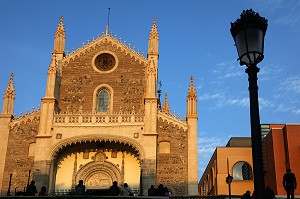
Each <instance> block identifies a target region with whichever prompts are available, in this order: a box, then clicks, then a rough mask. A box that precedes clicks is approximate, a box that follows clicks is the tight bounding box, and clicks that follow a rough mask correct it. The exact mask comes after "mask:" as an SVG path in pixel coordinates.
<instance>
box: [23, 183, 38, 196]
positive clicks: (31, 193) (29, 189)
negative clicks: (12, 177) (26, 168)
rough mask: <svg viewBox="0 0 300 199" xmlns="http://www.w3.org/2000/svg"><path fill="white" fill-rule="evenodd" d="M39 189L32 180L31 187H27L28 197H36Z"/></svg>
mask: <svg viewBox="0 0 300 199" xmlns="http://www.w3.org/2000/svg"><path fill="white" fill-rule="evenodd" d="M37 192H38V191H37V189H36V186H35V181H34V180H32V181H31V182H30V185H28V186H27V187H26V196H35V194H36V193H37Z"/></svg>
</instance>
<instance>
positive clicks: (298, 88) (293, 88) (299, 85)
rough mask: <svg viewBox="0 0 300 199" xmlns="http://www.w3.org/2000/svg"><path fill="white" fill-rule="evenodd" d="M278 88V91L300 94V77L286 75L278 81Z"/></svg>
mask: <svg viewBox="0 0 300 199" xmlns="http://www.w3.org/2000/svg"><path fill="white" fill-rule="evenodd" d="M278 90H279V91H280V92H288V93H290V92H292V93H295V94H300V77H299V76H294V77H288V78H287V79H285V80H284V81H283V82H281V83H280V85H279V88H278Z"/></svg>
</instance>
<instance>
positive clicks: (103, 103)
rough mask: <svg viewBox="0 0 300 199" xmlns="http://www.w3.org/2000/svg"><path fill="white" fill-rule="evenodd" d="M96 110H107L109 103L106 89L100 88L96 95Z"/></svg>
mask: <svg viewBox="0 0 300 199" xmlns="http://www.w3.org/2000/svg"><path fill="white" fill-rule="evenodd" d="M97 104H98V107H97V110H98V112H107V111H108V105H109V93H108V92H107V90H106V89H102V90H100V92H99V95H98V103H97Z"/></svg>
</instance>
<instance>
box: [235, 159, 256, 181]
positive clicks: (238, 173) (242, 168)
mask: <svg viewBox="0 0 300 199" xmlns="http://www.w3.org/2000/svg"><path fill="white" fill-rule="evenodd" d="M232 173H233V179H234V180H253V177H252V167H251V166H250V164H248V163H247V162H237V163H236V164H235V165H234V166H233V168H232Z"/></svg>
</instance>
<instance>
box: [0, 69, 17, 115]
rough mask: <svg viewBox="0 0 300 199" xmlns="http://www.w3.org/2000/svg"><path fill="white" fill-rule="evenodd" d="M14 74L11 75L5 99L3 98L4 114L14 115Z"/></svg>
mask: <svg viewBox="0 0 300 199" xmlns="http://www.w3.org/2000/svg"><path fill="white" fill-rule="evenodd" d="M13 78H14V74H13V73H11V74H10V80H9V82H8V85H7V87H6V90H5V93H4V97H3V108H2V114H13V112H14V102H15V95H16V94H15V87H14V81H13Z"/></svg>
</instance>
